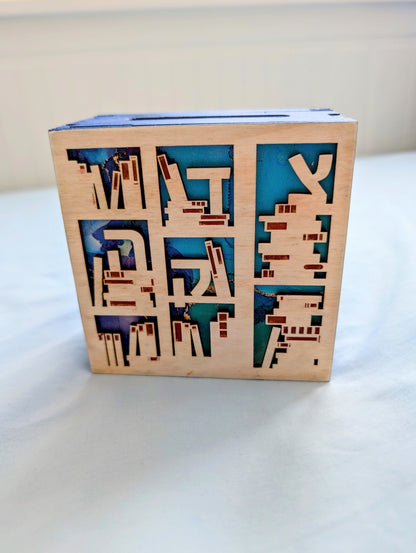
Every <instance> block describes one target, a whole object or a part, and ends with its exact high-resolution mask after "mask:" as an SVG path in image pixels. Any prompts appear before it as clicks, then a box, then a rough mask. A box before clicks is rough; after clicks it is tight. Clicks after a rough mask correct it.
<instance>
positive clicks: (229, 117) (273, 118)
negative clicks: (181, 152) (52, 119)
mask: <svg viewBox="0 0 416 553" xmlns="http://www.w3.org/2000/svg"><path fill="white" fill-rule="evenodd" d="M347 121H348V122H349V121H354V119H350V118H347V117H344V116H343V115H341V114H340V113H337V112H335V111H333V110H331V109H329V108H323V109H280V110H279V109H276V110H228V111H190V112H169V113H124V114H115V115H97V116H95V117H91V118H90V119H83V120H81V121H76V122H75V123H68V124H67V125H62V126H60V127H56V128H55V129H51V130H52V131H63V130H69V129H96V128H111V127H152V126H153V127H154V126H160V125H204V124H205V125H207V124H210V125H213V124H214V125H215V124H217V125H218V124H248V123H263V124H264V123H330V122H337V123H340V122H342V123H345V122H347Z"/></svg>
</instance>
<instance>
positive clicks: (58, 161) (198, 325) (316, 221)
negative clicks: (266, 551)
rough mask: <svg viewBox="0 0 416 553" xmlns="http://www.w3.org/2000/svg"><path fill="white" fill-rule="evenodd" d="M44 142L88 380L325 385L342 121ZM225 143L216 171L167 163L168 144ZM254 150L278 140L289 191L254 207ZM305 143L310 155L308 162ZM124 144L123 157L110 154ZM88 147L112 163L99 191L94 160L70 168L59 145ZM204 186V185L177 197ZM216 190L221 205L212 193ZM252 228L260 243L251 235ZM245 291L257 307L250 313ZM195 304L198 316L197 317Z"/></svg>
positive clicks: (341, 180) (344, 156) (335, 292)
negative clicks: (97, 375) (139, 377)
mask: <svg viewBox="0 0 416 553" xmlns="http://www.w3.org/2000/svg"><path fill="white" fill-rule="evenodd" d="M50 139H51V146H52V152H53V157H54V163H55V170H56V177H57V181H58V186H59V192H60V199H61V206H62V213H63V218H64V223H65V229H66V234H67V238H68V244H69V251H70V256H71V262H72V267H73V271H74V276H75V282H76V288H77V293H78V298H79V304H80V309H81V316H82V321H83V325H84V330H85V335H86V340H87V345H88V352H89V358H90V363H91V368H92V370H93V372H101V373H123V374H159V375H178V376H212V377H227V378H258V379H285V380H320V381H325V380H328V379H329V377H330V374H331V365H332V355H333V346H334V337H335V329H336V321H337V312H338V303H339V293H340V285H341V277H342V265H343V258H344V248H345V238H346V230H347V220H348V210H349V199H350V188H351V179H352V169H353V161H354V153H355V140H356V123H355V122H353V121H352V122H343V123H338V122H334V123H308V124H302V123H292V124H290V123H277V124H242V125H236V124H217V125H187V126H176V125H173V126H153V127H152V126H150V127H149V126H148V127H140V126H137V127H134V128H131V127H122V128H97V129H71V130H61V131H52V132H51V133H50ZM230 145H231V146H232V155H230V157H229V164H228V167H224V164H222V165H221V166H214V165H212V164H209V163H208V162H205V163H204V159H203V157H201V154H198V155H199V158H198V156H197V159H196V160H194V162H193V163H188V166H187V167H184V165H183V162H181V161H180V160H179V157H180V156H179V157H178V158H177V159H174V154H172V152H175V151H179V150H175V149H174V148H175V147H181V148H188V151H190V150H189V148H194V149H195V152H197V151H199V152H200V151H202V150H198V148H200V147H201V146H206V147H207V148H208V149H209V148H210V147H212V148H214V147H215V148H218V147H221V146H223V147H227V146H230ZM259 145H262V146H263V145H271V147H272V148H279V147H282V148H283V147H286V145H291V148H292V150H293V152H295V153H293V154H291V155H290V157H288V158H287V159H286V158H285V159H283V160H280V161H279V160H278V161H279V163H280V162H281V163H282V164H283V165H284V167H285V171H290V174H291V178H292V179H295V180H294V181H293V182H296V183H297V184H296V187H295V189H294V190H293V191H292V190H289V193H288V194H287V195H286V199H285V200H283V201H278V202H275V203H273V205H269V206H268V207H267V210H266V211H265V212H259V209H262V206H261V205H260V204H259V187H260V186H263V185H260V184H259V178H260V177H259V148H258V146H259ZM305 145H306V146H307V145H312V146H310V147H311V148H312V147H313V148H314V152H315V154H314V155H315V158H314V161H313V162H312V164H311V162H310V161H309V162H308V160H307V159H305V157H306V158H307V157H308V156H307V155H306V154H304V155H303V154H302V152H303V151H306V150H302V148H303V146H305ZM321 145H322V148H321ZM328 145H331V147H332V150H331V151H334V152H335V153H334V154H328V153H327V152H328V148H327V146H328ZM306 146H305V147H306ZM133 147H134V148H136V149H137V148H138V149H139V154H138V155H134V156H133V155H127V156H124V158H123V159H122V158H121V157H120V152H121V151H123V149H125V150H126V149H128V148H133ZM308 147H309V146H308ZM163 148H165V149H166V151H167V152H170V153H169V154H167V155H165V154H161V153H160V152H161V149H162V150H163ZM169 148H171V149H170V150H169ZM90 149H108V150H112V149H117V152H118V153H117V156H118V157H117V158H115V159H116V163H115V164H113V165H111V166H106V170H108V167H112V169H110V171H109V174H108V175H107V177H106V178H108V182H109V183H110V185H111V195H110V196H109V189H107V190H106V188H105V186H104V176H103V165H102V164H101V165H100V164H99V163H97V164H94V163H89V162H81V161H77V160H74V159H69V156H68V151H69V150H70V151H76V152H83V151H87V150H90ZM321 149H322V152H321ZM292 150H291V151H292ZM126 151H127V150H126ZM204 151H205V150H204ZM207 151H208V150H207ZM230 151H231V150H230ZM277 151H278V150H277V149H276V152H277ZM285 151H286V150H285ZM273 152H274V150H272V153H273ZM296 152H298V153H296ZM316 152H318V153H317V154H316ZM273 159H274V158H273ZM310 159H312V158H310ZM178 160H179V161H178ZM110 173H111V174H110ZM227 179H232V181H231V180H227ZM325 179H329V180H331V181H332V184H331V186H332V188H331V194H329V193H327V189H326V188H325V189H324V186H323V185H321V183H322V182H325ZM204 182H205V183H206V191H207V192H206V193H205V194H200V195H199V197H191V196H192V193H193V192H192V191H193V190H196V188H194V187H195V186H202V184H203V183H204ZM230 182H232V188H233V196H232V199H231V200H229V198H228V200H227V201H230V202H231V203H230V205H231V204H232V209H231V208H230V209H228V208H227V209H226V208H225V207H224V206H225V200H224V194H225V193H223V190H224V188H223V187H225V184H226V183H230ZM198 183H199V184H198ZM201 183H202V184H201ZM164 186H166V189H167V190H168V194H169V197H168V199H167V203H166V204H164V203H163V198H162V196H163V194H162V188H163V187H164ZM230 186H231V184H230ZM273 186H276V187H277V188H278V187H279V186H280V184H279V182H276V183H275V184H273ZM135 187H138V188H135ZM140 187H142V192H141V191H140V190H141V189H140ZM198 190H202V189H198ZM256 190H257V196H256ZM106 194H107V196H106ZM113 194H115V196H114V197H113ZM211 196H212V197H211ZM114 198H117V201H116V200H115V199H114ZM227 205H228V204H227ZM263 207H264V206H263ZM317 216H318V218H317ZM325 217H326V219H325V221H327V224H328V225H329V226H328V229H324V228H323V227H324V226H325V225H324V223H323V222H322V221H323V220H324V219H323V218H325ZM257 219H258V220H259V221H260V222H261V224H262V225H263V226H262V229H263V230H264V232H266V233H267V234H268V239H267V240H265V239H264V238H262V237H261V236H260V237H259V236H258V233H259V230H258V229H259V226H258V222H257ZM328 221H330V223H328ZM108 222H111V224H110V225H109V223H108ZM201 222H202V223H206V222H209V223H210V224H209V225H206V224H200V223H201ZM256 222H257V227H256ZM101 223H102V224H101ZM92 224H94V225H95V227H94V228H97V229H98V230H97V231H96V233H95V234H93V235H88V240H92V241H93V242H94V240H95V242H97V240H99V241H100V244H99V245H98V246H97V244H98V242H97V243H95V242H94V247H98V250H97V251H95V253H94V255H93V257H92V258H91V259H90V257H91V255H92V254H91V252H89V251H87V250H88V246H87V245H86V244H87V238H86V237H87V233H86V231H85V228H89V227H88V225H92ZM129 225H130V226H129ZM102 229H104V230H102ZM256 229H257V230H256ZM91 236H92V237H91ZM98 236H99V238H97V237H98ZM168 244H174V245H175V247H176V248H177V251H178V252H179V253H178V254H177V255H176V254H175V253H172V252H175V251H176V250H175V249H174V248H170V249H169V248H168ZM178 244H179V245H178ZM320 244H322V245H326V248H327V249H326V252H325V254H322V251H321V250H319V245H320ZM181 245H184V248H185V247H186V248H188V249H189V252H190V253H189V255H188V254H183V252H182V253H181V247H182V246H181ZM194 246H195V247H196V246H198V248H200V249H199V250H198V252H197V253H195V252H194V251H193V249H195V248H194ZM100 248H101V249H100ZM317 248H318V249H317ZM88 256H90V257H88ZM259 256H261V270H260V272H259V271H257V272H256V270H255V265H256V263H257V264H258V263H259ZM256 259H257V261H256ZM190 275H191V276H190ZM190 280H192V284H189V281H190ZM256 294H257V296H256ZM259 294H260V295H262V294H263V295H264V297H265V298H266V300H267V302H268V303H267V306H268V307H267V308H264V309H263V307H262V308H261V309H260V310H259V309H258V306H256V301H257V300H256V299H255V296H256V298H257V299H258V298H259V297H260V296H259ZM195 306H197V308H198V309H199V310H200V312H201V313H209V315H206V316H205V315H204V316H205V317H208V319H206V320H202V319H203V316H202V319H198V320H197V316H196V313H197V309H195ZM205 309H208V310H211V311H204V310H205ZM256 309H257V310H256ZM195 317H196V318H195ZM255 319H256V320H255ZM259 319H261V320H259ZM112 321H117V324H116V325H115V326H114V328H113V327H111V324H113V323H112ZM114 324H115V323H114ZM204 325H205V327H204ZM255 325H260V327H261V329H262V331H261V332H262V334H261V335H262V338H261V340H262V344H260V345H259V343H258V340H257V341H256V336H258V335H259V334H258V333H257V331H255V330H254V327H255ZM260 327H259V326H257V327H256V328H257V329H258V328H260ZM204 333H205V334H204ZM268 333H269V334H268ZM207 335H208V338H206V336H207ZM259 347H260V350H261V351H260V353H259V351H257V352H256V349H257V350H258V348H259ZM256 359H257V360H256ZM259 359H260V361H259Z"/></svg>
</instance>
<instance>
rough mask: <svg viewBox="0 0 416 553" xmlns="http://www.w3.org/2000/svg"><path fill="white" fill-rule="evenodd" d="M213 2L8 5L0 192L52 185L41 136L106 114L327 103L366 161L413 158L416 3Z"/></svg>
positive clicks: (3, 19)
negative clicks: (355, 129)
mask: <svg viewBox="0 0 416 553" xmlns="http://www.w3.org/2000/svg"><path fill="white" fill-rule="evenodd" d="M219 4H221V2H220V0H217V1H216V2H215V3H212V4H210V3H209V2H208V1H204V0H187V1H185V0H182V1H178V2H175V1H174V0H172V2H167V1H163V0H154V1H153V2H152V3H151V2H150V1H146V0H142V1H141V2H140V1H138V2H134V0H130V1H124V2H122V3H120V4H117V3H116V2H115V1H114V2H110V1H104V0H103V1H102V2H94V1H93V0H85V1H84V2H83V3H82V4H81V3H80V4H72V8H68V7H66V9H65V7H63V6H62V4H59V6H54V3H51V2H47V1H44V2H38V1H37V0H33V1H32V2H19V0H15V1H14V2H12V1H2V2H0V78H1V85H0V105H1V110H0V162H1V167H2V171H1V180H0V188H2V189H11V188H14V189H15V188H27V187H35V186H46V185H51V184H53V183H54V175H53V166H52V161H51V157H50V152H49V142H48V136H47V130H48V129H49V128H51V127H54V126H57V125H60V124H64V123H69V122H72V121H76V120H79V119H83V118H86V117H90V116H92V115H96V114H99V113H111V112H113V113H115V112H146V111H173V110H203V109H238V108H276V107H278V108H281V107H283V108H286V107H332V108H334V109H336V110H338V111H340V112H342V113H343V114H344V115H348V116H351V117H355V118H356V119H358V120H359V142H358V153H360V154H369V153H381V152H390V151H399V150H406V149H415V148H416V131H415V127H416V3H415V2H414V1H409V2H396V1H385V2H380V3H377V2H371V1H369V0H367V1H364V2H361V3H357V2H349V3H342V2H337V1H335V0H327V1H326V2H316V3H315V2H311V1H307V0H303V1H294V2H292V3H290V4H289V3H285V2H281V1H278V0H276V1H273V0H269V1H265V2H263V3H260V4H259V5H258V4H255V3H254V2H251V1H250V0H241V2H239V1H238V0H224V1H223V4H224V6H223V7H221V6H220V5H219ZM64 6H65V5H64ZM116 8H117V9H116Z"/></svg>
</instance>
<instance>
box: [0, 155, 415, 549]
mask: <svg viewBox="0 0 416 553" xmlns="http://www.w3.org/2000/svg"><path fill="white" fill-rule="evenodd" d="M415 206H416V153H402V154H392V155H385V156H375V157H369V158H362V159H359V160H358V161H357V163H356V170H355V177H354V187H353V194H352V203H351V214H350V225H349V232H348V241H347V250H346V258H345V268H344V269H345V270H344V278H343V287H342V295H341V306H340V314H339V320H338V332H337V339H336V347H335V358H334V365H333V376H332V380H331V382H330V383H327V384H323V383H305V382H264V381H238V380H214V379H186V378H167V377H137V376H136V377H132V376H112V375H109V376H104V375H93V374H91V373H90V372H89V368H88V360H87V354H86V348H85V343H84V338H83V331H82V327H81V321H80V317H79V314H78V307H77V300H76V295H75V290H74V285H73V280H72V273H71V269H70V264H69V257H68V253H67V247H66V241H65V237H64V232H63V225H62V221H61V214H60V208H59V202H58V196H57V192H56V190H55V189H42V190H37V191H33V192H19V193H8V194H2V195H1V196H0V212H1V229H2V232H1V236H0V241H1V249H0V252H1V253H0V255H1V278H0V282H1V286H0V310H1V311H0V313H1V316H0V329H1V332H0V359H1V361H0V364H1V370H0V551H1V552H2V553H15V552H16V553H26V552H27V553H29V552H30V553H75V552H76V553H92V552H96V551H97V552H98V551H99V552H100V553H113V552H122V553H137V552H140V553H141V552H143V553H161V552H166V553H196V552H198V553H217V552H218V553H232V552H235V553H276V552H278V553H295V552H296V553H297V552H299V553H305V552H307V553H322V552H323V551H324V552H331V553H344V552H345V553H347V552H348V553H351V552H354V553H361V552H371V553H373V552H377V553H384V552H393V551H394V552H413V551H414V548H415V544H416V525H415V519H416V434H415V431H416V362H415V361H416V300H415V285H416V247H415V239H416V215H415Z"/></svg>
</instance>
